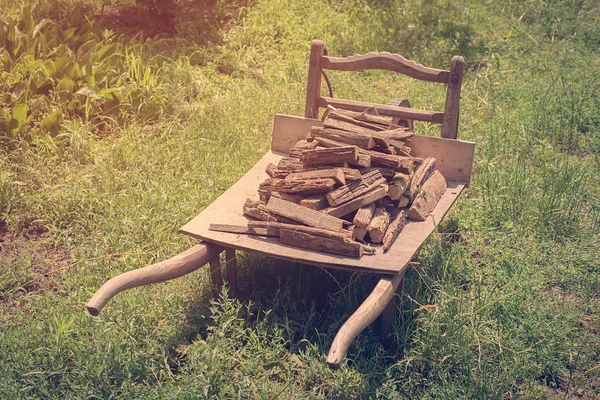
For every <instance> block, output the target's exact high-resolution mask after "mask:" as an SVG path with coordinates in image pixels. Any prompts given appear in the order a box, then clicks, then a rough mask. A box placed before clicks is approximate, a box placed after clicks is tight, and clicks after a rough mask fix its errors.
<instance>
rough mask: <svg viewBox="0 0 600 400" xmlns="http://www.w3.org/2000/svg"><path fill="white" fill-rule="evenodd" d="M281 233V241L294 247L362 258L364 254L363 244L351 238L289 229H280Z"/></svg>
mask: <svg viewBox="0 0 600 400" xmlns="http://www.w3.org/2000/svg"><path fill="white" fill-rule="evenodd" d="M279 234H280V236H279V240H280V241H281V243H283V244H287V245H290V246H294V247H300V248H303V249H308V250H314V251H322V252H324V253H332V254H339V255H342V256H347V257H354V258H361V257H362V254H363V246H362V245H361V244H360V243H357V242H353V241H350V240H346V241H340V240H337V239H328V238H325V237H322V236H315V235H310V234H307V233H303V232H298V231H293V230H289V229H280V231H279Z"/></svg>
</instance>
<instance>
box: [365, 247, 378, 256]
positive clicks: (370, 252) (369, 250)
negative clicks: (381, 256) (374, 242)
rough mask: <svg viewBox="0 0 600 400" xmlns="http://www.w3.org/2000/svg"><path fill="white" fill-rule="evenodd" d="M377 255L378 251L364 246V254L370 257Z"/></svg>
mask: <svg viewBox="0 0 600 400" xmlns="http://www.w3.org/2000/svg"><path fill="white" fill-rule="evenodd" d="M375 253H376V250H375V249H374V248H373V247H371V246H365V245H363V254H367V255H369V256H370V255H372V254H375Z"/></svg>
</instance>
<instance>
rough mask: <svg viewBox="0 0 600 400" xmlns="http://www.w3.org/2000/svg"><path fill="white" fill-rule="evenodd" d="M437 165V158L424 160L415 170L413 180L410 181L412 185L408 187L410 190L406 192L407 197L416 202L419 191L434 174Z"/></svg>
mask: <svg viewBox="0 0 600 400" xmlns="http://www.w3.org/2000/svg"><path fill="white" fill-rule="evenodd" d="M435 164H436V161H435V158H433V157H427V158H426V159H425V160H423V163H422V164H421V165H419V166H418V167H417V168H416V169H415V173H414V175H413V176H412V179H411V180H410V185H409V186H408V190H407V191H406V196H407V197H408V198H409V199H411V200H414V198H415V196H416V195H417V193H418V191H419V188H420V187H421V186H422V185H423V184H424V183H425V181H426V180H427V178H429V176H431V174H432V173H433V170H434V169H435Z"/></svg>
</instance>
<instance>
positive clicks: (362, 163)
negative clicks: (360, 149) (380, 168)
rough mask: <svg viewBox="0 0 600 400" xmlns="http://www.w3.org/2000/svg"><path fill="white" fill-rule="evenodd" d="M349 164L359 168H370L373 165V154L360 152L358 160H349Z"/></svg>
mask: <svg viewBox="0 0 600 400" xmlns="http://www.w3.org/2000/svg"><path fill="white" fill-rule="evenodd" d="M348 164H350V165H354V166H356V167H359V168H369V167H370V166H371V156H370V155H368V154H361V153H359V154H358V158H357V159H356V161H348Z"/></svg>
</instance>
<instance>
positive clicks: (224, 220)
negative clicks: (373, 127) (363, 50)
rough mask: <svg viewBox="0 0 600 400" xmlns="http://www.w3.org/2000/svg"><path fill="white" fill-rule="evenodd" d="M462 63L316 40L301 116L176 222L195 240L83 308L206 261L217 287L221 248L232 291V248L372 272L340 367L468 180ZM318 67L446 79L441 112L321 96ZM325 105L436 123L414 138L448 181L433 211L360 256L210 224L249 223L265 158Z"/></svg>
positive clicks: (331, 358)
mask: <svg viewBox="0 0 600 400" xmlns="http://www.w3.org/2000/svg"><path fill="white" fill-rule="evenodd" d="M463 68H464V61H463V58H462V57H460V56H455V57H453V58H452V61H451V64H450V70H449V71H445V70H439V69H433V68H427V67H424V66H422V65H419V64H417V63H415V62H414V61H409V60H406V59H405V58H403V57H401V56H399V55H397V54H390V53H368V54H365V55H357V56H352V57H346V58H337V57H329V56H327V55H326V52H325V48H324V45H323V42H322V41H320V40H315V41H313V42H312V45H311V52H310V65H309V72H308V88H307V94H306V108H305V115H304V118H300V117H293V116H287V115H276V116H275V120H274V126H273V137H272V143H271V150H270V151H269V152H268V153H267V154H265V155H264V157H262V159H261V160H260V161H258V162H257V163H256V165H255V166H254V167H253V168H252V169H251V170H250V171H248V173H247V174H246V175H244V176H243V177H242V178H241V179H240V180H239V181H238V182H237V183H235V184H234V185H233V186H232V187H231V188H230V189H229V190H227V191H226V192H225V193H223V194H222V195H221V196H220V197H219V198H218V199H217V200H215V201H214V202H213V203H212V204H211V205H210V206H208V207H207V208H206V209H205V210H204V211H202V212H201V213H200V214H199V215H198V216H197V217H195V218H194V219H192V220H191V221H190V222H188V223H187V224H186V225H184V226H183V227H182V228H181V229H180V232H182V233H184V234H187V235H190V236H192V237H195V238H198V239H200V243H199V244H197V245H196V246H194V247H192V248H191V249H189V250H187V251H185V252H183V253H181V254H178V255H176V256H175V257H173V258H171V259H168V260H165V261H162V262H159V263H157V264H154V265H150V266H147V267H144V268H140V269H137V270H133V271H129V272H126V273H123V274H121V275H119V276H117V277H114V278H112V279H110V280H109V281H107V282H106V283H105V284H104V285H103V286H102V287H101V288H100V289H99V290H98V291H97V292H96V294H95V295H94V296H93V297H92V298H91V299H90V301H89V302H88V304H87V309H88V310H89V312H90V313H91V314H92V315H98V314H99V313H100V311H101V310H102V308H103V307H104V306H105V305H106V303H107V302H108V301H109V300H110V299H111V298H112V297H113V296H115V295H116V294H117V293H119V292H121V291H123V290H125V289H130V288H133V287H137V286H142V285H149V284H152V283H157V282H163V281H167V280H170V279H173V278H177V277H180V276H183V275H185V274H188V273H190V272H192V271H195V270H196V269H198V268H200V267H202V266H203V265H205V264H207V263H208V264H210V275H211V282H212V285H213V289H214V290H215V291H218V290H219V289H220V287H221V286H222V284H223V278H222V272H221V266H220V262H219V256H220V254H221V253H222V252H223V251H225V254H226V258H225V259H226V265H225V278H226V280H227V282H228V285H229V287H230V291H233V293H235V287H236V264H235V263H236V261H235V250H236V249H239V250H243V251H247V252H255V253H260V254H264V255H266V256H270V257H275V258H280V259H285V260H292V261H300V262H302V263H306V264H311V265H316V266H320V267H323V268H334V269H340V270H346V271H351V272H362V273H370V274H377V275H379V276H381V279H380V280H379V282H378V283H377V285H376V286H375V288H374V290H373V292H372V293H371V294H370V295H369V296H368V297H367V299H366V300H365V301H364V302H363V304H362V305H361V306H360V307H359V308H358V310H356V312H355V313H354V314H353V315H352V316H351V317H350V318H349V319H348V320H347V321H346V323H345V324H344V325H343V326H342V327H341V328H340V330H339V331H338V333H337V335H336V337H335V339H334V340H333V343H332V345H331V349H330V351H329V355H328V356H327V363H328V364H329V365H330V366H331V367H332V368H336V367H339V366H340V364H341V362H342V360H343V358H344V356H345V354H346V352H347V350H348V348H349V346H350V344H351V343H352V341H353V340H354V338H355V337H356V336H357V335H358V334H359V333H360V332H361V331H362V330H363V329H365V328H366V327H367V326H368V325H369V324H371V323H372V322H373V321H374V320H375V319H376V318H377V317H378V316H379V315H380V314H382V313H383V316H382V318H383V321H382V322H383V324H384V325H387V326H391V321H392V320H393V318H394V304H393V302H392V301H391V300H392V299H393V298H394V294H395V293H396V291H397V290H398V288H399V287H400V284H401V281H402V279H403V276H404V273H405V272H406V270H407V268H408V265H409V262H410V260H411V259H412V258H413V256H414V255H415V253H416V252H417V251H418V250H419V248H420V247H421V245H422V244H423V242H424V241H425V240H426V239H427V238H428V237H429V235H430V234H431V233H432V232H433V230H434V229H435V226H436V224H437V223H439V222H440V221H441V219H442V218H443V217H444V215H446V213H447V212H448V210H449V209H450V207H451V206H452V204H453V203H454V202H455V200H456V199H457V197H458V196H459V195H460V193H461V192H462V190H463V189H464V188H465V186H467V185H468V184H469V180H470V176H471V169H472V165H473V155H474V150H475V144H474V143H471V142H465V141H461V140H457V139H456V136H457V130H458V117H459V101H460V91H461V82H462V76H463ZM323 69H330V70H337V71H359V70H365V69H384V70H389V71H395V72H399V73H401V74H404V75H407V76H410V77H412V78H416V79H421V80H425V81H430V82H438V83H442V84H445V85H447V93H446V103H445V107H444V112H443V113H442V112H434V111H426V110H417V109H413V108H409V107H400V106H396V105H382V104H373V103H365V102H359V101H353V100H344V99H338V98H332V97H322V96H321V95H320V92H321V90H320V89H321V76H322V74H323ZM329 105H332V106H334V107H336V108H342V109H347V110H351V111H363V110H365V109H367V108H372V107H375V108H376V109H377V112H378V114H379V115H383V116H389V117H394V118H400V119H403V120H410V121H412V120H418V121H427V122H431V123H441V125H442V135H441V136H442V137H441V138H437V137H431V136H421V135H415V136H413V137H412V138H411V147H412V153H411V154H412V155H415V156H417V157H435V158H436V159H437V169H438V170H439V171H440V172H441V173H442V174H443V176H444V177H445V178H446V180H447V182H448V188H447V190H446V192H445V193H444V194H443V195H442V198H441V199H440V201H439V202H438V204H437V206H436V207H435V209H434V211H433V213H432V214H431V215H430V216H429V217H428V218H427V219H426V220H425V221H421V222H409V223H407V225H406V226H405V228H404V230H403V231H402V232H401V233H400V235H399V236H398V238H397V239H396V241H395V242H394V244H393V245H392V247H391V249H390V250H389V251H388V252H387V253H385V254H383V253H382V252H378V253H377V254H376V255H374V256H369V257H362V258H360V259H356V258H347V257H343V256H337V255H332V254H326V253H320V252H314V251H309V250H304V249H300V248H296V247H291V246H287V245H284V244H281V243H280V242H279V241H278V240H276V239H275V238H270V237H260V236H247V235H239V234H235V233H225V232H216V231H211V230H209V225H210V224H211V223H216V224H237V225H241V224H245V223H246V222H247V218H246V217H245V216H244V215H242V209H243V204H244V202H245V201H246V199H247V198H249V197H250V198H255V197H257V188H258V185H259V183H260V182H262V181H263V180H265V179H266V178H267V175H266V172H265V169H266V167H267V165H268V164H269V163H271V162H272V163H275V164H277V162H278V161H279V160H280V159H281V158H282V157H284V156H285V155H286V154H287V153H288V151H289V149H290V148H291V147H292V146H293V145H294V144H295V143H296V142H297V141H298V140H300V139H303V138H305V137H306V134H307V132H309V131H310V127H311V126H314V125H320V124H322V122H321V121H320V120H319V119H318V113H319V108H326V107H327V106H329Z"/></svg>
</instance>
